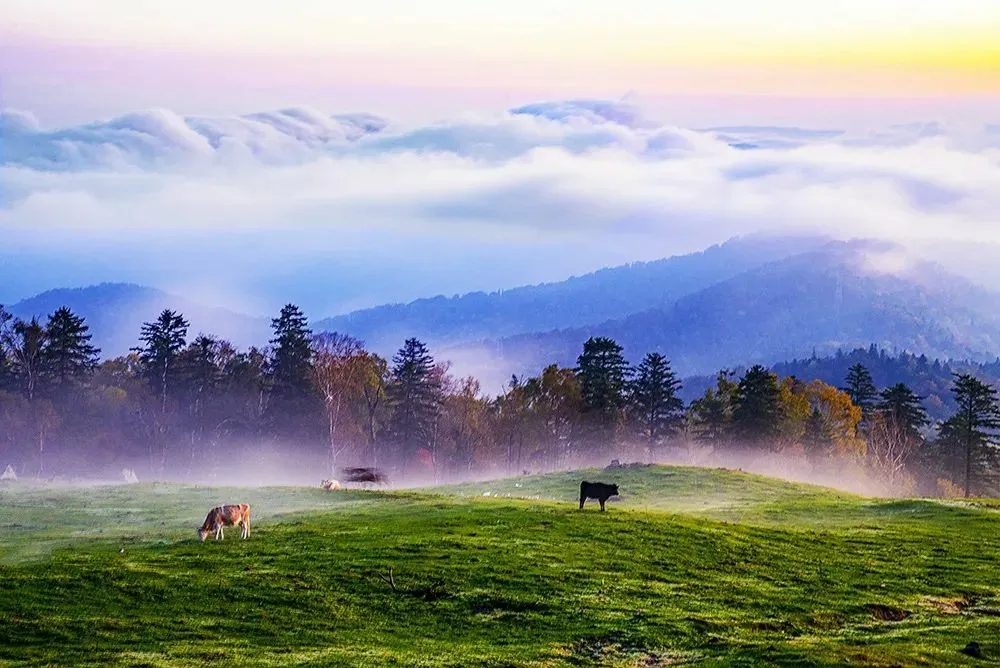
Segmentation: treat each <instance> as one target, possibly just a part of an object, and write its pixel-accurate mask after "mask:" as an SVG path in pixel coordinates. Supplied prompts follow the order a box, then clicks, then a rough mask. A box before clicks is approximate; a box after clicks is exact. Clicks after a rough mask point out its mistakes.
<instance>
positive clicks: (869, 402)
mask: <svg viewBox="0 0 1000 668" xmlns="http://www.w3.org/2000/svg"><path fill="white" fill-rule="evenodd" d="M841 389H842V390H843V391H844V392H847V395H848V396H849V397H850V398H851V403H853V404H854V405H855V406H857V407H858V408H860V409H861V412H862V413H863V414H864V415H868V414H869V413H870V412H871V410H872V408H873V407H874V406H875V400H876V399H877V398H878V390H876V389H875V383H874V382H872V375H871V373H869V371H868V368H867V367H865V365H864V364H861V363H860V362H858V363H857V364H854V365H852V366H851V368H850V369H848V370H847V378H846V380H845V385H844V387H843V388H841Z"/></svg>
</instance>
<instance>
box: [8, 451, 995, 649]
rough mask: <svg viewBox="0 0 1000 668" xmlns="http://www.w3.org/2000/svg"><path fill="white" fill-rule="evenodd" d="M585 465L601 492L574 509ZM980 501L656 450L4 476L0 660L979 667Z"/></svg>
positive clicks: (988, 632)
mask: <svg viewBox="0 0 1000 668" xmlns="http://www.w3.org/2000/svg"><path fill="white" fill-rule="evenodd" d="M583 478H588V479H592V480H593V479H598V480H606V481H608V482H618V483H619V485H620V487H621V489H622V493H623V497H622V499H621V500H619V501H617V502H615V503H609V504H608V512H606V513H603V514H602V513H599V512H598V511H597V504H596V502H591V503H593V504H594V505H593V507H591V506H590V505H589V504H588V506H587V509H586V510H585V511H584V512H579V511H578V510H577V509H576V498H575V497H576V493H577V489H578V485H579V481H580V480H581V479H583ZM487 494H488V495H489V496H486V495H487ZM507 495H510V496H507ZM226 501H232V502H237V501H246V502H248V503H250V504H252V506H253V509H254V520H255V524H254V529H253V535H252V536H251V538H250V540H248V541H240V540H237V538H238V535H239V532H238V530H236V529H230V530H229V531H228V533H227V537H226V540H225V541H222V542H212V541H209V542H206V543H204V544H202V543H198V542H197V539H196V536H195V527H196V526H197V525H199V524H200V523H201V521H202V520H203V519H204V515H205V512H206V511H207V510H208V508H209V507H211V506H212V505H214V504H216V503H219V502H226ZM998 510H1000V506H996V505H995V504H990V503H988V502H984V503H981V504H963V503H955V502H952V503H943V502H935V501H921V500H894V501H886V500H875V499H866V498H862V497H855V496H850V495H846V494H840V493H836V492H831V491H829V490H824V489H821V488H816V487H810V486H806V485H798V484H792V483H785V482H780V481H776V480H772V479H768V478H763V477H759V476H753V475H747V474H742V473H738V472H730V471H721V470H707V469H694V468H677V467H648V468H641V469H631V470H621V471H615V472H595V471H584V472H577V473H572V474H556V475H550V476H536V477H524V478H517V479H511V480H504V481H495V482H487V483H476V484H466V485H457V486H453V487H446V488H438V489H433V490H423V491H407V492H390V493H379V492H361V491H356V492H334V493H326V492H323V491H322V490H319V489H315V490H313V489H295V488H261V489H209V488H198V487H182V486H167V485H133V486H122V487H96V488H89V489H69V488H64V489H31V488H24V487H6V488H0V664H2V665H8V664H9V665H45V664H87V665H136V666H138V665H145V666H182V665H202V664H215V665H246V666H258V665H260V666H264V665H299V666H325V665H343V666H381V665H400V666H414V665H421V666H487V665H488V666H521V665H539V666H559V665H578V666H587V665H599V666H658V665H674V664H697V665H776V664H777V665H844V664H856V665H866V666H867V665H885V666H890V665H990V664H997V663H1000V512H998ZM390 568H391V569H392V582H389V581H388V580H389V576H388V574H389V569H390ZM969 642H977V643H979V645H980V648H981V652H982V658H972V657H968V656H966V655H965V654H963V653H962V652H961V650H962V649H963V648H964V647H966V645H967V644H968V643H969Z"/></svg>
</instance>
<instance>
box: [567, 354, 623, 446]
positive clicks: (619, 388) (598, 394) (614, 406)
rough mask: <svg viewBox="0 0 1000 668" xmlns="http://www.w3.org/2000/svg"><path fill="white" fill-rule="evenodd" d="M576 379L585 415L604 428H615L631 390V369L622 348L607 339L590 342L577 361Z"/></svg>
mask: <svg viewBox="0 0 1000 668" xmlns="http://www.w3.org/2000/svg"><path fill="white" fill-rule="evenodd" d="M576 375H577V378H579V380H580V394H581V399H582V401H583V412H584V413H589V414H591V415H592V416H593V417H595V418H596V419H597V421H598V423H599V424H601V425H603V426H610V425H612V424H614V422H615V421H616V420H617V419H618V417H619V416H620V414H621V411H622V409H624V408H625V404H626V389H627V387H628V375H629V367H628V363H627V362H626V361H625V357H624V356H623V355H622V347H621V346H620V345H618V344H617V343H616V342H615V341H614V340H613V339H609V338H606V337H597V338H594V337H591V338H589V339H587V342H586V343H584V344H583V352H582V353H581V354H580V356H579V357H578V358H577V368H576Z"/></svg>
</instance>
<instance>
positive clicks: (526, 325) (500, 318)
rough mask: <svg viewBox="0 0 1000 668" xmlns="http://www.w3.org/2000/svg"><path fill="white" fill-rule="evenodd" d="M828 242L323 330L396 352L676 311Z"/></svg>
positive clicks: (454, 301) (655, 266) (721, 256)
mask: <svg viewBox="0 0 1000 668" xmlns="http://www.w3.org/2000/svg"><path fill="white" fill-rule="evenodd" d="M826 242H827V240H826V239H824V238H821V237H769V236H763V235H751V236H748V237H740V238H735V239H731V240H729V241H727V242H726V243H724V244H720V245H717V246H712V247H710V248H708V249H706V250H704V251H702V252H700V253H691V254H689V255H680V256H676V257H671V258H667V259H663V260H657V261H655V262H636V263H633V264H628V265H624V266H620V267H611V268H608V269H601V270H599V271H595V272H593V273H591V274H586V275H584V276H577V277H573V278H570V279H567V280H565V281H561V282H557V283H546V284H543V285H531V286H523V287H516V288H512V289H509V290H500V291H497V292H492V293H488V294H487V293H484V292H474V293H470V294H466V295H456V296H453V297H445V296H438V297H433V298H429V299H419V300H417V301H414V302H411V303H409V304H389V305H385V306H379V307H376V308H372V309H366V310H362V311H355V312H353V313H349V314H347V315H342V316H337V317H333V318H326V319H322V320H319V321H318V322H317V323H316V327H317V328H318V329H323V330H327V331H337V332H343V333H346V334H350V335H351V336H354V337H356V338H359V339H361V340H363V341H365V342H366V343H367V344H368V345H369V346H371V347H372V348H373V349H375V350H383V349H389V350H391V349H393V348H394V347H395V346H398V345H399V341H401V340H403V339H404V338H406V337H408V336H417V337H419V338H421V339H422V340H426V341H427V342H428V343H431V344H447V343H455V342H462V341H474V340H478V339H483V338H490V339H494V338H496V337H502V336H510V335H513V334H520V333H524V332H544V331H547V330H553V329H563V328H567V327H579V326H583V325H595V324H597V323H601V322H604V321H606V320H610V319H615V318H622V317H625V316H628V315H631V314H633V313H637V312H639V311H645V310H647V309H650V308H654V307H657V308H668V307H670V306H671V305H672V304H673V303H674V302H675V301H677V300H678V299H680V298H681V297H684V296H685V295H689V294H692V293H694V292H697V291H699V290H702V289H704V288H706V287H708V286H710V285H713V284H715V283H718V282H720V281H724V280H726V279H729V278H732V277H734V276H736V275H738V274H740V273H742V272H744V271H747V270H749V269H753V268H756V267H760V266H761V265H764V264H767V263H768V262H773V261H776V260H781V259H784V258H787V257H790V256H792V255H797V254H800V253H803V252H805V251H808V250H811V249H814V248H817V247H819V246H821V245H823V244H824V243H826Z"/></svg>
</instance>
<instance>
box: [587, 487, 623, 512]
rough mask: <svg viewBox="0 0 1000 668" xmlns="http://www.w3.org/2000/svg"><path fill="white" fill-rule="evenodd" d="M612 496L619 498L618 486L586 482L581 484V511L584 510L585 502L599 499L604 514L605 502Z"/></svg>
mask: <svg viewBox="0 0 1000 668" xmlns="http://www.w3.org/2000/svg"><path fill="white" fill-rule="evenodd" d="M612 496H618V485H608V484H607V483H603V482H587V481H586V480H584V481H583V482H581V483H580V510H583V502H584V501H586V500H587V499H597V500H598V501H599V502H600V503H601V512H604V502H605V501H607V500H608V499H610V498H611V497H612Z"/></svg>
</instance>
